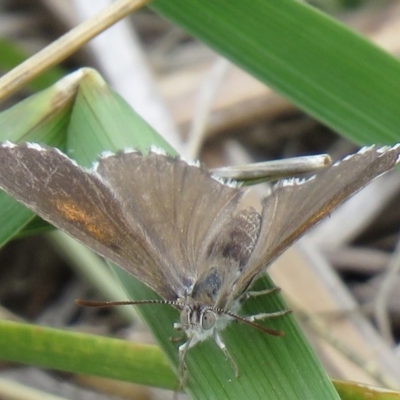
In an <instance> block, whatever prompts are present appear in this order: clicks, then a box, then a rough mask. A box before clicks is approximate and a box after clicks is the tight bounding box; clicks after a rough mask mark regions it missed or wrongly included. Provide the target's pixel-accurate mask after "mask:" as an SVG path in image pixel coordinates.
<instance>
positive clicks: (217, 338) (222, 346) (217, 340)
mask: <svg viewBox="0 0 400 400" xmlns="http://www.w3.org/2000/svg"><path fill="white" fill-rule="evenodd" d="M214 340H215V343H217V345H218V347H219V348H220V349H221V350H222V352H223V353H224V355H225V357H226V358H227V359H228V360H229V362H230V364H231V366H232V369H233V372H234V373H235V377H236V378H239V368H238V366H237V364H236V363H235V360H234V359H233V358H232V356H231V355H230V353H229V351H228V349H227V348H226V346H225V343H224V342H223V341H222V339H221V338H220V336H219V335H218V333H217V332H216V331H214Z"/></svg>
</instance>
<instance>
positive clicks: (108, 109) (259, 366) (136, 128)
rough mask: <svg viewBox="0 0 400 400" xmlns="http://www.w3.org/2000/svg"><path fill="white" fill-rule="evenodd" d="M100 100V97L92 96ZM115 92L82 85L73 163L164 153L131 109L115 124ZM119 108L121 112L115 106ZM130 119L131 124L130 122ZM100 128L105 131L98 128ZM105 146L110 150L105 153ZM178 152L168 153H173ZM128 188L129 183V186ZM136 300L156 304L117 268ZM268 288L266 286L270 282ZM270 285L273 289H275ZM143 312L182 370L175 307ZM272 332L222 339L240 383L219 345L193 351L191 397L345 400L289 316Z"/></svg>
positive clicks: (277, 304)
mask: <svg viewBox="0 0 400 400" xmlns="http://www.w3.org/2000/svg"><path fill="white" fill-rule="evenodd" d="M93 96H94V97H93ZM113 96H114V95H113V93H112V91H111V90H110V89H109V88H108V87H107V86H106V85H82V86H81V90H80V93H79V95H78V97H77V101H76V104H75V107H74V112H73V115H72V119H71V128H70V135H69V142H68V143H69V144H70V145H71V146H72V147H71V148H70V150H73V151H71V154H72V155H73V158H74V159H75V160H77V161H78V162H79V163H80V164H83V165H89V164H90V163H91V162H92V161H93V159H94V158H95V155H96V154H98V153H99V152H100V151H101V150H106V149H107V150H110V149H111V150H116V149H118V148H120V147H126V146H131V147H134V148H138V147H139V148H140V149H141V150H142V151H147V149H148V148H149V147H150V145H157V146H159V147H165V146H166V144H165V142H163V140H162V139H161V138H160V137H157V136H155V133H154V131H151V128H149V127H146V128H145V129H144V127H143V121H142V119H141V118H140V117H138V116H137V115H135V113H134V112H132V111H131V110H129V109H127V108H125V107H123V108H124V112H125V113H128V114H127V115H125V116H124V117H123V118H115V114H114V108H113V107H114V106H116V107H117V109H119V108H120V107H122V106H121V103H120V101H122V100H121V99H119V98H118V101H117V102H116V103H115V102H114V100H111V99H112V98H113ZM113 105H114V106H113ZM75 112H78V113H79V117H77V116H75ZM127 120H129V125H126V121H127ZM99 124H100V126H99ZM103 146H104V147H103ZM166 150H167V151H168V152H171V149H170V147H169V146H167V147H166ZM127 184H129V182H127ZM115 273H116V274H117V276H119V277H120V280H121V282H122V283H123V285H124V287H125V289H126V291H127V293H128V294H129V296H130V297H131V298H132V299H152V298H156V296H155V294H154V293H152V292H151V291H150V290H149V289H148V288H147V287H146V286H144V285H143V284H141V283H140V282H138V281H137V280H136V279H133V278H132V277H131V276H130V275H128V274H127V273H125V272H124V271H122V270H121V269H120V268H115ZM265 282H268V281H267V280H266V279H265V280H264V283H265ZM267 284H269V285H271V283H270V282H268V283H267ZM282 308H285V305H284V304H283V302H282V300H281V299H280V297H279V296H271V298H267V299H265V298H263V299H261V298H259V299H253V300H252V301H249V304H248V305H247V304H246V308H245V309H244V312H245V313H248V314H253V313H257V311H261V310H263V311H267V310H270V311H272V310H280V309H282ZM140 312H141V313H142V315H143V316H144V318H145V320H146V322H147V323H148V325H149V326H150V327H151V330H152V331H153V333H154V335H155V337H156V338H157V340H158V341H159V343H160V345H161V347H162V348H163V350H164V351H165V353H166V354H167V356H168V358H169V359H170V360H171V362H172V363H173V365H174V366H175V368H176V366H177V346H176V344H174V343H171V341H170V340H169V338H170V337H172V336H176V333H175V332H174V330H173V323H174V322H177V321H178V318H179V317H178V313H177V312H176V310H174V309H172V308H171V307H168V306H154V305H153V306H142V307H140ZM268 326H271V327H273V328H276V329H282V330H284V331H285V332H286V335H285V336H284V337H283V338H276V337H269V336H267V335H265V334H263V333H260V332H258V331H256V330H254V329H251V328H249V327H247V326H241V325H238V324H232V325H231V326H230V327H228V328H227V329H226V331H225V332H224V334H223V337H224V339H225V341H226V344H227V346H228V348H229V350H230V351H231V353H232V355H233V357H234V358H235V360H236V361H237V362H238V365H239V368H240V371H241V377H240V379H235V377H234V375H233V371H232V368H231V366H230V364H229V362H227V360H226V359H225V358H224V356H223V354H222V352H221V351H220V350H219V349H218V348H217V346H216V344H215V343H214V342H213V341H211V340H210V341H206V342H204V343H201V344H199V345H198V346H196V347H194V348H193V349H191V350H190V351H189V354H188V356H187V364H188V367H189V371H190V379H189V382H188V384H189V388H188V390H189V392H190V394H191V396H192V397H193V398H196V399H209V398H218V399H228V398H229V399H233V400H234V399H243V398H252V399H256V398H265V397H267V396H270V397H272V398H274V397H275V398H276V397H278V398H280V399H283V400H284V399H290V400H293V399H296V398H298V399H304V398H307V399H310V400H311V399H321V398H323V399H338V398H339V397H338V396H337V394H336V391H335V389H334V388H333V386H332V384H331V382H330V381H329V379H328V377H327V376H326V374H325V372H324V371H323V369H322V368H321V366H320V364H319V363H318V361H317V360H316V358H315V356H314V355H313V353H312V351H311V350H310V348H309V346H308V345H307V344H306V342H305V340H304V338H303V336H302V334H301V332H300V331H299V329H298V328H297V326H296V324H295V323H294V320H293V317H292V316H288V317H285V318H281V319H279V320H277V321H273V322H269V323H268Z"/></svg>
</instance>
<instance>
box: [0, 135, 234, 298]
mask: <svg viewBox="0 0 400 400" xmlns="http://www.w3.org/2000/svg"><path fill="white" fill-rule="evenodd" d="M129 160H134V161H132V162H129ZM114 161H115V162H114ZM152 163H153V169H151V168H150V169H151V171H152V172H146V170H147V168H148V167H149V165H148V164H152ZM178 164H179V167H178V168H177V170H176V171H175V170H174V171H173V173H171V168H172V167H171V165H175V162H174V161H173V160H171V159H170V158H168V157H166V156H161V155H154V154H153V155H150V156H148V157H143V156H142V155H140V154H139V153H130V154H126V155H124V154H121V155H114V156H110V157H107V158H106V159H103V160H100V162H99V164H98V167H97V171H96V170H95V171H91V170H84V169H82V168H81V167H79V166H78V165H77V164H76V163H75V162H74V161H72V160H70V159H69V158H68V157H67V156H65V155H64V154H62V153H61V152H59V151H58V150H57V149H53V148H50V147H42V146H39V145H35V144H23V145H14V144H11V143H9V142H5V143H3V144H2V145H1V146H0V187H1V188H2V189H3V190H5V191H6V192H7V193H8V194H10V195H11V196H13V197H14V198H15V199H17V200H18V201H20V202H21V203H23V204H24V205H26V206H27V207H28V208H30V209H32V210H33V211H34V212H35V213H37V214H38V215H40V216H41V217H42V218H43V219H45V220H47V221H49V222H50V223H52V224H53V225H55V226H57V227H58V228H60V229H62V230H64V231H66V232H67V233H69V234H70V235H71V236H73V237H74V238H76V239H77V240H79V241H80V242H82V243H84V244H85V245H87V246H88V247H90V248H91V249H93V250H94V251H96V252H97V253H99V254H100V255H102V256H104V257H106V258H108V259H109V260H111V261H113V262H114V263H116V264H118V265H120V266H121V267H123V268H124V269H126V270H127V271H128V272H130V273H132V274H133V275H134V276H136V277H137V278H139V279H140V280H141V281H142V282H144V283H146V284H147V285H148V286H150V287H152V288H153V289H154V290H155V291H157V292H158V293H159V294H160V295H161V296H162V297H164V298H165V299H169V300H175V299H176V297H177V293H178V294H179V291H180V290H181V289H182V285H183V284H184V281H182V276H181V275H182V273H183V271H184V270H185V265H186V264H185V262H186V260H187V258H185V257H183V260H182V259H181V260H179V257H178V256H177V255H182V253H183V252H184V248H185V247H186V248H188V247H189V246H190V245H192V244H194V245H195V247H199V246H201V243H202V241H203V240H204V238H205V237H206V236H207V234H209V231H211V230H212V229H213V228H211V225H212V223H213V219H214V218H215V219H216V220H218V214H219V213H221V214H223V213H224V211H221V210H225V211H226V212H228V210H229V208H230V207H232V208H234V207H235V204H234V203H235V202H236V198H237V197H238V195H239V194H240V192H239V190H238V189H234V188H230V187H228V186H225V185H222V184H220V183H218V182H216V181H214V180H211V181H212V182H209V179H210V178H209V177H208V175H207V174H206V173H205V172H204V171H202V170H200V169H199V168H198V167H194V166H189V165H187V164H186V163H184V162H179V163H178ZM145 165H146V166H145ZM172 169H173V168H172ZM108 177H109V178H110V180H107V178H108ZM198 179H199V180H198ZM114 184H115V185H117V188H116V189H115V190H114V187H113V185H114ZM174 190H175V191H176V192H174ZM207 190H210V192H209V193H208V194H207V195H206V196H205V195H204V193H207ZM125 191H126V193H125ZM171 191H172V192H173V193H172V194H171ZM188 191H189V192H190V191H192V193H191V194H187V193H188ZM185 200H189V204H185ZM130 203H132V204H131V205H130ZM157 207H161V210H156V209H157ZM208 207H209V208H211V211H210V212H209V215H207V208H208ZM155 210H156V211H155ZM181 211H182V212H183V213H184V215H185V216H184V217H183V216H182V217H181V215H180V212H181ZM164 213H165V214H164ZM203 214H204V215H203ZM184 218H187V219H184ZM194 218H198V219H200V222H199V223H198V222H197V221H196V220H195V219H194ZM185 221H186V222H185ZM185 235H188V236H187V237H186V236H185ZM158 246H160V247H158ZM169 246H171V248H169ZM175 247H177V248H179V250H178V253H174V250H173V248H175ZM170 250H171V251H172V254H173V255H172V256H170V253H169V251H170ZM194 258H195V257H194V255H193V253H192V254H190V261H191V262H192V260H193V259H194ZM178 261H179V262H178ZM182 264H183V265H184V266H183V267H182ZM170 267H171V268H172V274H171V270H170V269H169V268H170ZM181 268H183V270H182V269H181ZM190 268H191V270H193V273H195V271H194V268H193V266H192V264H191V266H190ZM179 279H181V280H180V281H179ZM182 282H183V283H182ZM170 283H171V284H170Z"/></svg>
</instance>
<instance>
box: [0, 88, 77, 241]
mask: <svg viewBox="0 0 400 400" xmlns="http://www.w3.org/2000/svg"><path fill="white" fill-rule="evenodd" d="M59 89H60V88H59V87H58V86H57V85H55V86H52V87H51V88H49V89H47V90H45V91H43V92H40V93H38V94H36V95H34V96H31V97H29V98H28V99H26V100H24V101H22V102H20V103H18V104H17V105H15V106H14V107H12V108H10V109H8V110H6V111H3V112H1V113H0V126H1V129H0V141H2V140H10V141H12V142H27V141H31V142H39V143H47V144H49V145H52V146H56V147H59V148H63V147H64V146H65V142H66V132H67V127H68V123H69V116H70V112H71V108H72V102H73V99H72V98H71V96H69V94H68V93H62V91H61V92H60V90H59ZM0 209H1V210H2V213H1V215H0V226H1V230H0V246H1V245H3V244H4V243H6V242H7V241H8V240H10V239H11V238H12V237H14V236H15V235H16V234H17V233H20V234H22V235H23V233H21V232H20V231H21V229H22V228H23V227H24V226H25V225H27V224H28V223H29V222H30V221H32V220H33V219H34V214H33V213H32V212H31V211H29V210H28V209H26V208H25V207H23V206H21V205H20V204H18V203H16V202H15V201H14V200H13V199H11V198H10V197H9V196H8V195H6V194H5V193H4V192H1V193H0ZM35 220H37V219H35ZM35 224H36V228H37V229H38V230H40V229H43V226H44V223H43V222H40V223H38V222H35ZM46 225H47V226H48V224H46Z"/></svg>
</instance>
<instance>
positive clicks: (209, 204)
mask: <svg viewBox="0 0 400 400" xmlns="http://www.w3.org/2000/svg"><path fill="white" fill-rule="evenodd" d="M96 171H97V173H98V174H100V176H101V177H102V178H103V179H104V180H105V181H106V182H107V183H108V184H109V185H110V186H112V187H113V188H114V191H115V195H116V196H117V198H118V200H119V204H120V205H121V207H122V210H123V213H124V215H125V216H126V218H127V221H128V224H133V225H140V227H141V229H142V230H143V234H144V236H145V237H146V240H147V241H148V245H149V246H151V248H152V249H153V250H154V251H158V252H159V253H160V257H162V259H163V264H164V265H163V266H162V268H163V269H166V270H168V284H169V285H171V286H172V287H173V289H174V291H175V292H176V293H178V294H179V295H182V296H183V295H184V294H185V292H186V291H187V289H189V288H190V287H191V286H192V284H193V283H194V282H195V281H196V280H197V278H198V276H199V275H200V274H201V273H202V270H208V268H209V265H207V264H206V263H205V262H204V261H206V260H205V258H206V256H205V255H206V254H207V251H208V249H209V247H210V243H212V241H213V240H214V238H215V237H216V236H218V234H219V232H220V231H221V230H223V227H224V224H225V223H226V221H228V220H229V218H230V216H231V214H232V213H233V212H234V211H235V210H236V208H237V206H238V202H239V200H240V198H241V196H242V191H241V190H240V189H238V188H235V187H230V186H228V185H224V184H221V183H220V182H218V181H216V180H215V179H213V178H211V177H210V174H209V173H208V172H206V171H204V170H203V169H201V168H199V167H197V166H195V165H189V164H187V163H186V162H184V161H183V160H180V159H176V158H175V159H173V158H171V157H168V156H165V155H162V154H157V153H150V154H149V155H147V156H145V157H143V156H142V155H141V154H140V153H137V152H126V153H119V154H117V155H113V156H111V157H105V158H103V159H101V160H100V161H99V165H98V166H97V169H96ZM133 268H134V267H133ZM148 268H150V269H152V268H158V267H157V266H154V267H152V266H148ZM132 273H134V270H132Z"/></svg>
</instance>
